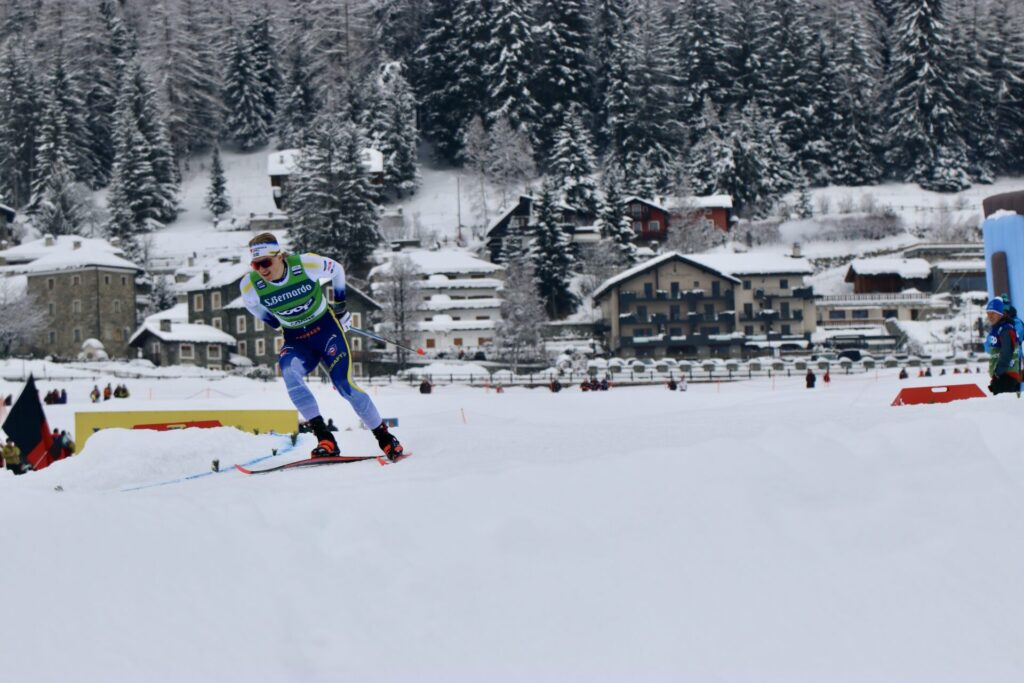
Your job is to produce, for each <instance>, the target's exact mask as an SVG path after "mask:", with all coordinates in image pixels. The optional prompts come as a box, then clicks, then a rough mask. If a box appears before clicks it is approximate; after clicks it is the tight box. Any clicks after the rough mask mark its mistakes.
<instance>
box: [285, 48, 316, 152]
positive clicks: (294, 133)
mask: <svg viewBox="0 0 1024 683" xmlns="http://www.w3.org/2000/svg"><path fill="white" fill-rule="evenodd" d="M284 88H285V90H284V94H283V97H282V101H281V107H280V109H279V110H278V113H277V119H276V121H275V128H276V129H277V137H278V142H279V144H280V147H281V149H290V148H293V147H300V146H301V145H302V136H303V135H305V132H306V129H307V128H308V127H309V124H311V123H312V122H313V119H314V118H315V117H316V115H317V112H318V111H320V103H319V101H318V100H317V96H316V91H315V90H314V88H313V82H312V76H311V74H310V67H309V59H308V57H307V55H306V49H305V47H304V46H303V44H302V41H295V42H294V43H292V45H291V46H290V48H289V52H288V69H287V72H286V74H285V86H284Z"/></svg>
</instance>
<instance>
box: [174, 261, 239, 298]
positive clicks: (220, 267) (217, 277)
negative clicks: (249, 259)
mask: <svg viewBox="0 0 1024 683" xmlns="http://www.w3.org/2000/svg"><path fill="white" fill-rule="evenodd" d="M251 269H252V266H250V265H249V264H248V263H217V264H215V265H214V264H211V266H210V267H207V268H204V269H202V270H200V271H199V272H198V273H196V274H195V275H193V276H192V277H190V278H189V279H188V280H185V281H184V282H180V283H178V286H177V290H178V291H179V292H192V291H195V290H200V289H216V288H218V287H224V286H225V285H230V284H236V285H237V284H238V283H239V281H241V279H242V276H243V275H245V274H246V273H248V272H249V271H250V270H251ZM207 276H209V278H210V279H209V280H207V281H205V282H204V281H203V279H204V278H205V277H207Z"/></svg>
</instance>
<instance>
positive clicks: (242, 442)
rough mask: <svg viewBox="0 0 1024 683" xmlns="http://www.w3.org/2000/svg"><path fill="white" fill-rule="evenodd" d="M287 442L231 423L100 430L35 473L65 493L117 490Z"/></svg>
mask: <svg viewBox="0 0 1024 683" xmlns="http://www.w3.org/2000/svg"><path fill="white" fill-rule="evenodd" d="M290 443H291V440H290V438H289V437H287V436H281V435H278V434H260V435H257V434H249V433H248V432H243V431H240V430H238V429H235V428H234V427H216V428H213V429H198V428H190V429H180V430H171V431H167V432H159V431H153V430H149V429H104V430H101V431H99V432H96V433H95V434H94V435H92V436H91V437H89V441H88V443H86V445H85V448H84V449H83V450H82V452H81V453H79V454H78V455H75V456H73V457H71V458H67V459H65V460H60V461H58V462H56V463H54V464H53V465H51V466H50V467H47V468H46V469H44V470H40V471H39V472H36V473H33V474H32V476H31V481H32V483H33V484H34V485H40V486H41V487H43V488H52V487H54V486H57V485H60V486H61V487H62V488H63V489H64V490H65V491H74V490H89V491H116V490H120V489H123V488H130V487H135V486H144V485H147V484H155V483H159V482H162V481H170V480H174V479H180V478H182V477H188V476H191V475H195V474H200V473H204V472H209V471H211V470H210V462H211V461H212V460H214V459H219V460H220V468H221V470H230V469H231V468H232V466H233V465H234V464H235V463H244V462H248V461H250V460H253V459H255V458H258V457H260V456H263V455H270V454H271V453H272V450H273V449H278V452H280V451H282V450H284V449H285V448H287V447H288V446H289V445H290Z"/></svg>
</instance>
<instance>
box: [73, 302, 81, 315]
mask: <svg viewBox="0 0 1024 683" xmlns="http://www.w3.org/2000/svg"><path fill="white" fill-rule="evenodd" d="M71 312H72V313H81V312H82V301H81V299H75V300H74V301H72V302H71Z"/></svg>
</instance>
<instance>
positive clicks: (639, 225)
mask: <svg viewBox="0 0 1024 683" xmlns="http://www.w3.org/2000/svg"><path fill="white" fill-rule="evenodd" d="M643 229H644V224H643V223H641V222H640V221H633V232H635V233H637V234H639V233H640V232H641V231H642V230H643Z"/></svg>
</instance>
